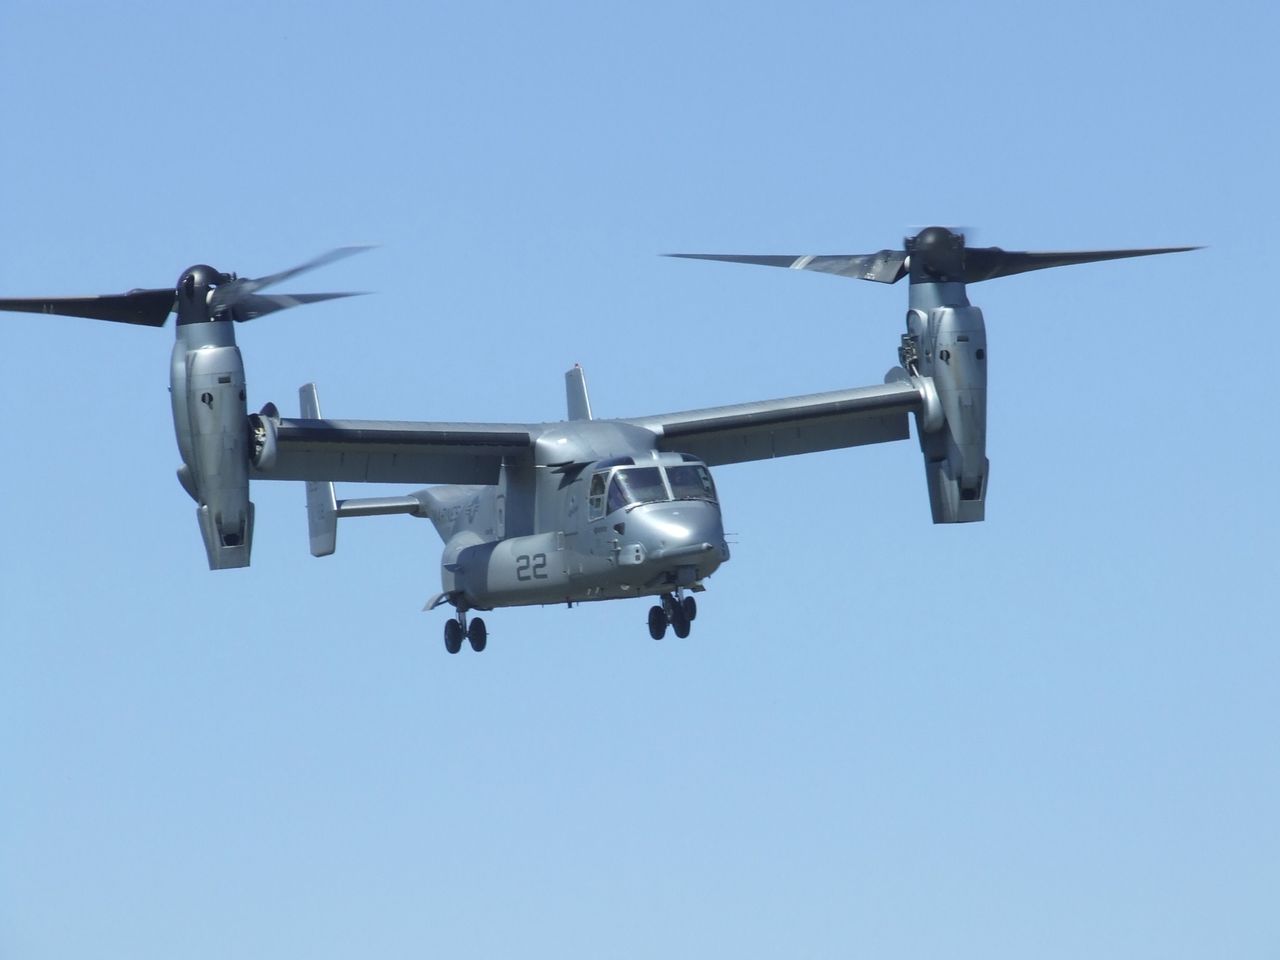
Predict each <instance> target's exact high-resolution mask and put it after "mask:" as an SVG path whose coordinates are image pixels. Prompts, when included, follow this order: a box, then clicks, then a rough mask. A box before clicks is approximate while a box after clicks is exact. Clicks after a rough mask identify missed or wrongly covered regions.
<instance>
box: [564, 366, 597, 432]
mask: <svg viewBox="0 0 1280 960" xmlns="http://www.w3.org/2000/svg"><path fill="white" fill-rule="evenodd" d="M564 392H565V400H566V401H567V402H568V405H569V419H570V420H590V419H591V398H590V397H588V396H587V376H586V374H585V373H583V372H582V368H581V367H580V366H578V365H577V364H576V363H575V364H574V365H573V369H572V370H567V371H565V375H564Z"/></svg>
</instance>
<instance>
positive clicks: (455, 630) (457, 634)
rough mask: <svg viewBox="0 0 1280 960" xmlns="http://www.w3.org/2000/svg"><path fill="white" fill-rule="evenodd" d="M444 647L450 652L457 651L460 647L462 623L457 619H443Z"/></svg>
mask: <svg viewBox="0 0 1280 960" xmlns="http://www.w3.org/2000/svg"><path fill="white" fill-rule="evenodd" d="M444 648H445V649H446V650H448V651H449V652H450V653H457V652H458V651H459V650H461V649H462V624H460V623H459V622H458V621H457V620H453V619H449V620H446V621H445V624H444Z"/></svg>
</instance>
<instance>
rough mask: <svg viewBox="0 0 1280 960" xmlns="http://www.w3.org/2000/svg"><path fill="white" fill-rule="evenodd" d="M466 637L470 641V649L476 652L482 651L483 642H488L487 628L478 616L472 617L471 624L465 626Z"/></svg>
mask: <svg viewBox="0 0 1280 960" xmlns="http://www.w3.org/2000/svg"><path fill="white" fill-rule="evenodd" d="M467 639H468V640H469V641H471V649H472V650H474V651H475V652H476V653H483V652H484V648H485V644H487V643H488V642H489V629H488V628H487V627H486V626H485V625H484V621H483V620H481V619H480V618H479V617H475V618H474V619H472V621H471V625H470V626H469V627H467Z"/></svg>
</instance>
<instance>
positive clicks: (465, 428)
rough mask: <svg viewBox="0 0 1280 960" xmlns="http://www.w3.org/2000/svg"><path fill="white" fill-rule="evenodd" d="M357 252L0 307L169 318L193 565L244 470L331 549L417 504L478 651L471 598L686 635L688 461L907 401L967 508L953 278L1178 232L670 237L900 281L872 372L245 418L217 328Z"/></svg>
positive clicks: (693, 496) (969, 468) (691, 495)
mask: <svg viewBox="0 0 1280 960" xmlns="http://www.w3.org/2000/svg"><path fill="white" fill-rule="evenodd" d="M357 249H360V248H343V249H340V250H335V251H332V252H331V253H328V254H325V255H323V256H321V257H317V258H316V259H314V260H311V261H308V262H307V263H304V264H302V265H300V266H298V267H294V268H292V269H290V270H285V271H282V272H281V273H277V274H272V275H270V276H266V277H261V278H258V279H247V278H245V279H242V278H238V277H236V276H235V275H234V274H226V273H221V272H219V271H217V270H214V269H213V268H212V267H209V266H206V265H203V264H200V265H196V266H193V267H190V268H188V269H187V270H186V271H185V272H184V273H183V274H182V276H181V277H180V278H179V279H178V284H177V288H176V289H172V288H167V287H166V288H163V289H152V290H132V291H130V292H129V293H125V294H119V295H114V296H103V297H86V298H78V299H8V300H0V309H2V310H17V311H27V312H36V313H53V314H61V315H65V316H79V317H89V318H93V319H98V320H113V321H118V322H123V323H134V324H144V325H147V326H155V327H159V326H163V325H164V323H165V321H166V320H167V318H168V315H169V314H170V313H172V312H176V313H177V316H178V322H177V342H176V343H175V344H174V349H173V356H172V363H171V366H170V386H171V394H172V404H173V424H174V429H175V431H176V433H177V439H178V450H179V453H180V454H181V457H182V466H181V467H180V468H179V469H178V479H179V480H180V481H181V483H182V486H183V488H184V489H185V490H186V491H187V493H189V494H190V495H191V499H193V500H194V501H195V502H196V519H197V521H198V522H199V526H200V533H201V535H202V536H203V538H204V544H205V550H206V551H207V553H208V559H209V567H210V568H211V569H214V570H221V569H226V568H230V567H245V566H248V565H249V553H250V549H251V547H252V545H253V519H254V509H253V503H252V501H250V499H249V481H250V480H251V479H259V480H301V481H304V482H305V483H306V492H307V493H306V495H307V520H308V524H309V527H310V537H311V553H312V554H313V555H314V556H317V557H322V556H326V555H328V554H331V553H333V552H334V549H335V545H336V534H337V522H338V520H339V519H340V518H344V517H367V516H375V515H379V514H396V513H404V514H409V515H411V516H415V517H423V518H426V519H429V520H430V521H431V522H432V523H433V524H434V525H435V528H436V530H437V531H438V532H439V534H440V537H441V539H443V541H444V553H443V556H442V557H441V560H440V576H441V589H440V592H439V593H437V594H436V595H435V596H434V597H433V598H432V599H431V600H430V601H429V602H428V604H427V608H428V609H433V608H435V607H438V606H441V605H444V604H448V605H450V606H451V607H452V608H453V610H454V614H453V615H452V616H451V617H450V618H449V619H448V620H447V621H446V622H445V627H444V642H445V647H446V649H447V650H448V651H449V652H450V653H457V652H458V651H459V650H460V649H461V647H462V643H463V640H464V638H465V639H466V640H467V641H469V643H470V645H471V647H472V649H474V650H476V651H481V650H483V649H484V648H485V645H486V642H487V630H486V628H485V623H484V621H483V620H482V619H480V618H479V617H474V616H473V617H470V618H469V619H468V614H469V613H470V612H471V611H473V610H493V609H495V608H497V607H509V606H522V605H527V604H549V603H568V604H574V603H579V602H583V601H588V600H614V599H621V598H625V597H656V598H659V602H658V603H657V604H655V605H654V606H653V607H652V608H651V609H650V611H649V633H650V635H651V636H652V637H653V638H654V639H655V640H656V639H661V638H662V637H663V636H664V634H665V633H666V630H667V628H668V627H671V628H672V629H673V630H674V632H675V634H676V635H677V636H679V637H685V636H688V634H689V630H690V624H691V623H692V621H693V620H694V618H695V617H696V615H697V605H696V603H695V601H694V598H693V596H692V594H693V593H697V592H700V591H702V590H703V589H704V584H705V582H706V580H707V578H708V577H709V576H711V574H713V573H714V572H715V571H716V570H718V569H719V567H720V565H721V564H723V563H724V562H725V561H726V560H728V559H729V548H728V546H727V545H726V543H725V536H724V527H723V525H722V522H721V514H720V503H719V500H718V498H717V496H716V488H715V484H714V482H713V481H712V477H711V472H710V468H711V467H715V466H719V465H721V464H727V463H741V462H744V461H747V460H764V459H769V458H771V457H783V456H791V455H793V454H800V453H814V452H816V451H820V450H833V449H836V448H840V447H853V446H858V445H861V444H868V443H882V442H885V441H889V440H905V439H907V438H908V436H909V431H908V426H907V417H908V414H911V415H914V417H915V420H916V431H917V436H918V438H919V441H920V449H921V451H922V452H923V455H924V467H925V479H926V483H927V488H928V493H929V505H930V508H931V509H932V511H933V521H934V523H968V522H971V521H976V520H982V519H983V515H984V510H985V504H986V497H987V473H988V461H987V453H986V423H987V337H986V329H985V326H984V323H983V317H982V311H981V310H980V309H978V308H977V307H974V306H972V305H970V303H969V300H968V298H967V296H966V292H965V290H966V286H967V285H968V284H971V283H977V282H979V281H982V280H992V279H995V278H997V277H1006V276H1010V275H1012V274H1015V273H1023V272H1026V271H1029V270H1041V269H1044V268H1046V267H1059V266H1066V265H1069V264H1077V263H1089V262H1092V261H1099V260H1114V259H1119V258H1123V257H1140V256H1146V255H1149V254H1157V253H1175V252H1179V251H1183V250H1191V249H1195V248H1193V247H1167V248H1161V249H1146V250H1102V251H1085V252H1076V253H1017V252H1009V251H1005V250H1001V249H1000V248H998V247H967V246H966V244H965V237H964V234H963V233H960V232H956V231H953V230H950V229H947V228H945V227H929V228H928V229H925V230H923V231H921V232H920V233H918V234H917V235H915V236H913V237H908V238H906V239H905V241H904V244H903V249H901V250H881V251H880V252H878V253H872V254H865V255H852V256H799V257H796V256H737V255H720V254H675V256H683V257H692V258H695V259H704V260H725V261H732V262H737V263H754V264H762V265H766V266H775V267H789V268H791V269H793V270H816V271H819V272H822V273H831V274H836V275H838V276H842V277H853V278H856V279H860V280H874V281H877V282H880V283H896V282H897V281H898V280H900V279H902V278H903V277H908V278H909V279H910V287H909V295H908V310H907V318H906V328H907V329H906V333H905V334H903V335H902V338H901V343H900V346H899V348H898V360H899V364H900V365H899V366H897V367H894V368H893V369H892V370H890V372H889V374H888V375H887V376H886V377H885V382H884V383H883V384H879V385H875V386H867V387H855V388H852V389H848V390H835V391H832V392H829V393H815V394H810V395H808V396H800V397H788V398H785V399H780V400H761V401H755V402H750V403H738V404H732V405H730V406H724V407H710V408H707V409H703V410H687V411H683V412H679V413H666V414H659V415H656V416H649V417H638V418H634V419H627V420H598V419H595V418H593V417H592V414H591V404H590V402H589V400H588V397H587V388H586V381H585V379H584V377H583V373H582V370H581V369H580V368H578V367H574V368H573V369H572V370H570V371H569V372H568V373H567V374H566V375H565V380H566V387H567V394H568V419H567V420H564V421H557V422H551V423H431V422H425V423H423V422H407V421H406V422H401V421H372V420H329V419H325V418H323V417H322V416H321V414H320V404H319V400H318V397H317V393H316V388H315V385H314V384H307V385H305V386H303V387H302V388H301V390H300V394H301V414H302V416H301V417H300V418H290V417H283V416H281V415H280V413H279V411H278V409H277V408H276V406H275V405H274V404H272V403H268V404H267V405H266V406H264V407H263V408H262V410H261V411H260V412H258V413H254V414H250V413H249V412H248V407H247V404H246V394H245V375H244V364H243V362H242V361H241V357H240V351H239V349H238V348H237V347H236V340H235V332H234V331H235V323H237V322H240V321H244V320H250V319H253V318H255V317H260V316H263V315H265V314H268V313H272V312H274V311H277V310H282V309H285V308H288V307H293V306H297V305H300V304H305V303H313V302H317V301H321V300H328V299H332V298H336V297H345V296H351V294H348V293H318V294H295V295H288V294H264V293H262V292H260V291H262V290H263V289H265V288H266V287H268V286H271V285H273V284H276V283H279V282H281V281H284V280H287V279H289V278H291V277H293V276H296V275H297V274H300V273H302V272H303V271H306V270H310V269H313V268H315V267H318V266H321V265H323V264H326V263H330V262H332V261H334V260H336V259H338V258H340V257H343V256H346V255H348V254H350V253H353V252H355V251H356V250H357ZM334 481H343V482H361V483H363V482H376V483H410V484H433V486H428V487H426V488H425V489H421V490H418V491H417V492H415V493H411V494H409V495H407V496H395V497H373V498H363V499H352V500H338V499H336V497H335V495H334V486H333V484H334Z"/></svg>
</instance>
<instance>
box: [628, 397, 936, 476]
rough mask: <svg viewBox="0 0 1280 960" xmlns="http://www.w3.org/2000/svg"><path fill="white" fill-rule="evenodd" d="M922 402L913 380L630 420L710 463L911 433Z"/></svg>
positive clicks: (663, 444)
mask: <svg viewBox="0 0 1280 960" xmlns="http://www.w3.org/2000/svg"><path fill="white" fill-rule="evenodd" d="M921 406H922V400H921V396H920V391H919V390H918V389H917V388H916V387H914V386H913V385H912V384H911V383H910V381H899V382H895V383H887V384H883V385H880V386H874V387H857V388H854V389H851V390H833V391H831V392H829V393H812V394H808V395H807V396H802V397H786V398H784V399H781V400H760V401H757V402H755V403H738V404H733V405H731V406H727V407H708V408H706V409H704V410H686V411H683V412H680V413H668V414H663V415H661V416H656V417H638V418H635V419H633V420H629V421H627V422H629V423H633V424H635V425H636V426H640V427H644V428H646V429H648V430H651V431H653V432H654V433H656V434H657V435H658V449H660V450H671V451H676V452H680V453H691V454H693V455H694V456H696V457H699V458H701V459H702V460H704V461H705V462H706V463H707V464H708V465H710V466H716V465H717V464H724V463H742V462H744V461H746V460H768V459H770V458H772V457H789V456H792V455H794V454H798V453H816V452H818V451H819V450H834V449H837V448H840V447H856V446H861V445H862V444H867V443H884V442H886V441H889V440H905V439H907V438H908V437H909V436H910V435H911V434H910V430H909V429H908V426H907V414H908V413H911V412H912V411H915V410H919V409H920V408H921Z"/></svg>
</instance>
